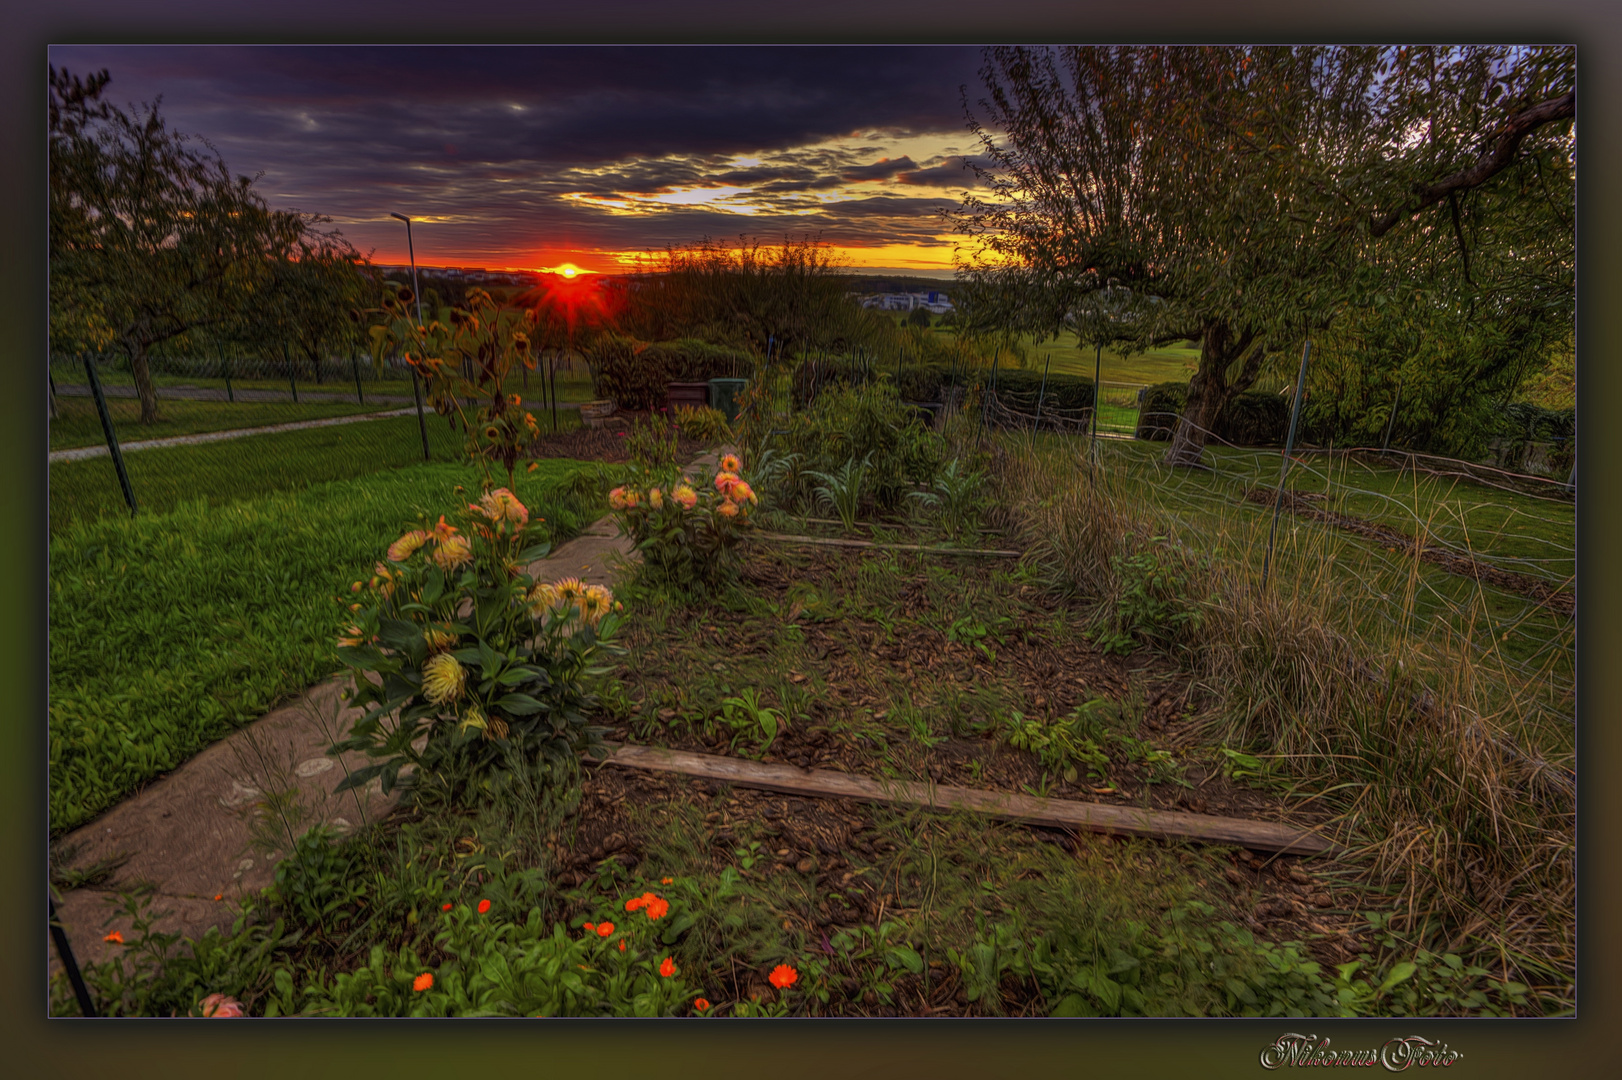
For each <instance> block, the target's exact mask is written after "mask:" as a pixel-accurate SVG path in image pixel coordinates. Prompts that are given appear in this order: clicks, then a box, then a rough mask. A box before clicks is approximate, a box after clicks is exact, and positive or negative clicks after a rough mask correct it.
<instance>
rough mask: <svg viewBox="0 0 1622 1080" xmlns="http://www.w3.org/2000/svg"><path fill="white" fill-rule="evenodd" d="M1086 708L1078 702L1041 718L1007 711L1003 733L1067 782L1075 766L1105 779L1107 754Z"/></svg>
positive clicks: (1072, 777)
mask: <svg viewBox="0 0 1622 1080" xmlns="http://www.w3.org/2000/svg"><path fill="white" fill-rule="evenodd" d="M1088 704H1089V705H1096V704H1098V703H1097V702H1089V703H1088ZM1088 712H1089V710H1088V709H1087V707H1086V706H1079V707H1078V708H1077V709H1076V710H1075V711H1074V712H1072V713H1071V714H1070V715H1068V716H1065V717H1061V718H1058V719H1055V720H1050V721H1046V722H1044V721H1042V720H1040V719H1038V718H1036V717H1034V716H1031V717H1027V716H1025V715H1024V714H1023V713H1020V712H1018V711H1010V712H1009V713H1008V714H1007V715H1006V716H1005V717H1004V718H1003V731H1002V736H1003V738H1004V739H1005V740H1006V741H1007V743H1008V745H1009V746H1012V747H1013V748H1014V749H1016V750H1027V751H1029V752H1030V753H1033V754H1035V755H1036V756H1037V757H1038V758H1039V759H1040V760H1041V762H1042V767H1043V768H1044V769H1046V770H1047V771H1048V772H1049V773H1051V774H1053V775H1054V776H1062V777H1064V779H1065V780H1066V781H1068V782H1069V783H1072V784H1073V783H1075V782H1076V779H1077V777H1078V776H1079V773H1078V771H1077V768H1078V766H1079V767H1080V768H1083V769H1085V770H1086V772H1087V775H1088V776H1090V777H1092V778H1093V779H1095V780H1100V781H1103V780H1108V779H1109V760H1110V759H1109V755H1108V754H1106V753H1105V752H1104V750H1103V748H1102V747H1101V746H1099V744H1098V741H1097V739H1096V738H1095V735H1096V732H1094V731H1093V730H1092V725H1091V724H1090V723H1089V717H1088Z"/></svg>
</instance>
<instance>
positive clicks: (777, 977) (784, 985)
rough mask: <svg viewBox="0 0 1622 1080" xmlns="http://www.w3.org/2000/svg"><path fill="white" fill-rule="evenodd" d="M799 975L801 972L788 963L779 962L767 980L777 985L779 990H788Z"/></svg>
mask: <svg viewBox="0 0 1622 1080" xmlns="http://www.w3.org/2000/svg"><path fill="white" fill-rule="evenodd" d="M799 977H800V973H799V972H798V971H795V970H794V969H793V968H791V967H789V966H788V965H787V964H778V965H777V966H776V967H774V968H772V973H771V975H770V976H769V977H768V978H767V980H766V981H767V982H769V983H771V984H772V985H773V986H775V987H777V988H778V989H779V990H786V989H788V988H789V987H791V986H793V985H794V982H795V980H797V979H798V978H799Z"/></svg>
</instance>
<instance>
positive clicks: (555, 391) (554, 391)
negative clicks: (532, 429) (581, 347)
mask: <svg viewBox="0 0 1622 1080" xmlns="http://www.w3.org/2000/svg"><path fill="white" fill-rule="evenodd" d="M568 351H569V352H571V353H572V352H574V327H572V326H571V327H569V349H568ZM565 355H567V354H565ZM569 370H570V371H573V370H574V364H573V363H572V362H571V363H570V365H569ZM549 378H550V379H551V382H552V433H553V434H554V435H556V434H557V430H558V364H557V358H556V357H553V359H552V370H551V372H550V373H549Z"/></svg>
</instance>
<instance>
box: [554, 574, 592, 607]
mask: <svg viewBox="0 0 1622 1080" xmlns="http://www.w3.org/2000/svg"><path fill="white" fill-rule="evenodd" d="M552 587H553V588H554V589H556V590H557V592H558V599H559V600H562V601H564V602H566V603H570V604H572V603H574V602H575V601H576V600H579V599H580V598H581V597H583V596H585V595H586V586H585V583H584V582H582V581H581V580H580V579H579V578H577V577H566V578H564V579H563V580H562V581H558V582H554V583H553V585H552Z"/></svg>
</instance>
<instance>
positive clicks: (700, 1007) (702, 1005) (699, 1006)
mask: <svg viewBox="0 0 1622 1080" xmlns="http://www.w3.org/2000/svg"><path fill="white" fill-rule="evenodd" d="M693 1008H694V1009H695V1010H697V1011H698V1012H709V1011H710V999H709V998H694V999H693Z"/></svg>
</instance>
